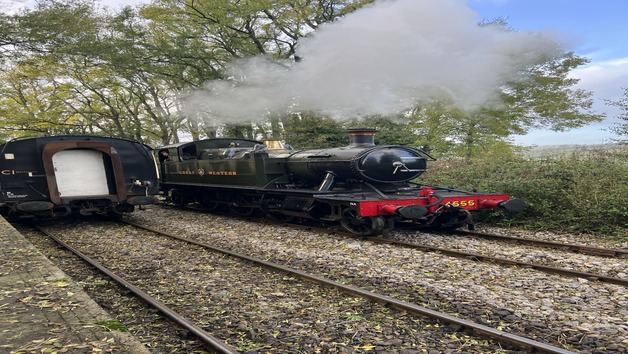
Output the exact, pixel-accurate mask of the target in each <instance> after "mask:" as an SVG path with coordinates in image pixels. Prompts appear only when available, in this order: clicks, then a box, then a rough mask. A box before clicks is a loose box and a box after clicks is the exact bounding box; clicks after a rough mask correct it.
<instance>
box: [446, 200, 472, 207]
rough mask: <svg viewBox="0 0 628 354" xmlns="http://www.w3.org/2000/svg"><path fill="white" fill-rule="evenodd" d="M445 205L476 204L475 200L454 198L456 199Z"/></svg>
mask: <svg viewBox="0 0 628 354" xmlns="http://www.w3.org/2000/svg"><path fill="white" fill-rule="evenodd" d="M445 205H451V206H455V207H466V206H474V205H475V200H454V201H451V202H447V203H445Z"/></svg>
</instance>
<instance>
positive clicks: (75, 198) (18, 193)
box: [0, 136, 159, 218]
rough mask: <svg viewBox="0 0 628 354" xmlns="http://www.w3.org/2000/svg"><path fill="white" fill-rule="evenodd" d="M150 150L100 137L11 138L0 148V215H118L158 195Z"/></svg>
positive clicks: (54, 216)
mask: <svg viewBox="0 0 628 354" xmlns="http://www.w3.org/2000/svg"><path fill="white" fill-rule="evenodd" d="M158 183H159V181H158V179H157V172H156V166H155V160H154V158H153V155H152V150H151V149H150V148H149V147H147V146H145V145H143V144H140V143H138V142H135V141H131V140H124V139H116V138H106V137H96V136H55V137H41V138H32V139H24V140H12V141H8V142H6V143H4V144H2V145H0V212H1V213H2V214H3V215H5V216H9V217H15V218H33V217H37V218H56V217H62V216H68V215H72V214H83V215H88V214H92V213H101V214H108V215H111V216H119V215H121V214H122V213H128V212H132V211H133V210H134V208H135V206H137V205H145V204H153V203H155V202H156V201H157V199H156V198H155V195H157V194H158V193H159V189H158Z"/></svg>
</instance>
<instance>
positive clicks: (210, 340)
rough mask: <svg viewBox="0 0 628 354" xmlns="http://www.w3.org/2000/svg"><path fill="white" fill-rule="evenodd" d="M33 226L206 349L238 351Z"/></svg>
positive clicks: (37, 227)
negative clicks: (152, 308)
mask: <svg viewBox="0 0 628 354" xmlns="http://www.w3.org/2000/svg"><path fill="white" fill-rule="evenodd" d="M34 227H35V228H36V229H37V230H39V231H40V232H42V233H43V234H45V235H46V236H48V237H50V238H51V239H53V240H54V241H55V242H57V243H58V244H60V245H61V246H63V247H65V248H66V249H68V250H70V251H71V252H72V253H74V254H75V255H77V256H79V257H80V258H82V259H83V260H84V261H85V262H87V263H89V264H90V265H92V266H93V267H95V268H96V269H98V270H99V271H100V272H102V273H103V274H105V275H107V276H108V277H109V278H111V279H113V280H115V281H116V282H118V283H119V284H120V285H122V286H123V287H125V288H127V289H128V290H129V291H131V292H132V293H133V294H135V295H136V296H137V297H139V298H140V299H142V300H144V301H145V302H146V303H148V304H149V305H150V306H153V307H154V308H156V309H157V310H159V311H160V312H161V313H163V314H164V315H166V316H167V317H169V318H170V319H171V320H173V321H174V322H176V323H177V324H179V325H180V326H181V327H183V328H185V329H187V330H188V331H190V332H191V333H193V334H194V335H195V336H196V337H197V338H198V339H199V340H200V341H201V342H203V343H204V344H205V345H206V346H208V347H209V348H208V349H213V350H215V351H217V352H219V353H224V354H236V353H239V352H238V351H237V350H235V349H234V348H232V347H230V346H229V345H227V344H225V343H223V342H222V341H221V340H219V339H217V338H215V337H214V336H212V335H211V334H209V333H207V332H206V331H205V330H203V329H202V328H200V327H198V326H196V325H195V324H193V323H192V322H190V321H189V320H187V319H185V318H184V317H182V316H181V315H179V314H178V313H177V312H175V311H174V310H172V309H171V308H169V307H168V306H166V305H165V304H164V303H162V302H160V301H159V300H156V299H154V298H153V297H151V296H150V295H149V294H148V293H146V292H144V291H143V290H141V289H140V288H138V287H136V286H135V285H133V284H131V283H129V282H128V281H126V280H124V278H122V277H120V276H118V275H116V274H115V273H113V272H112V271H111V270H109V269H108V268H106V267H105V266H103V265H102V264H100V263H98V262H97V261H95V260H94V259H92V258H90V257H89V256H87V255H85V254H84V253H82V252H81V251H79V250H78V249H76V248H74V247H73V246H71V245H69V244H67V243H66V242H64V241H63V240H61V239H59V238H58V237H56V236H54V235H52V234H51V233H49V232H48V231H46V230H44V229H43V228H41V227H39V226H34Z"/></svg>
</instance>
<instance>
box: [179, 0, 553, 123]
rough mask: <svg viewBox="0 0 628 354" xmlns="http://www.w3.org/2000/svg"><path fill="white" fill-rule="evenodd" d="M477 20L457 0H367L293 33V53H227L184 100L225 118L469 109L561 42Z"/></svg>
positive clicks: (348, 114) (487, 99) (461, 0)
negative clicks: (431, 103) (291, 57)
mask: <svg viewBox="0 0 628 354" xmlns="http://www.w3.org/2000/svg"><path fill="white" fill-rule="evenodd" d="M480 21H481V18H479V17H478V15H477V14H476V13H475V12H473V11H472V10H470V9H469V8H468V7H467V6H466V2H465V1H464V0H421V1H416V0H380V1H376V2H375V3H374V4H373V5H372V6H370V7H366V8H363V9H360V10H358V11H356V12H355V13H352V14H350V15H348V16H346V17H345V18H344V19H342V20H341V21H338V22H334V23H329V24H326V25H325V26H323V27H322V28H320V29H319V30H318V31H317V32H316V33H314V34H313V36H312V37H310V38H307V39H304V40H302V41H301V42H300V43H299V49H298V55H299V56H301V57H303V58H304V59H303V61H301V62H298V63H294V64H291V65H283V64H282V63H276V62H272V61H271V60H268V59H266V58H263V57H257V58H251V59H246V60H240V61H236V62H234V63H233V65H232V66H231V68H230V71H229V73H230V75H231V76H232V78H233V79H234V80H225V81H212V82H209V83H208V84H207V85H206V87H205V89H204V90H201V91H199V92H195V93H194V94H193V95H191V96H190V97H189V100H188V104H189V107H193V109H202V110H203V111H205V112H211V114H212V116H214V118H215V119H217V120H221V121H231V122H233V121H238V120H246V121H251V120H261V119H263V118H264V116H265V115H266V114H268V113H285V112H288V111H289V110H311V111H317V112H322V113H326V114H331V115H333V116H343V117H345V118H352V117H355V116H362V115H371V114H383V115H386V114H394V113H398V112H400V111H401V110H403V109H405V108H408V107H411V106H412V105H413V104H415V103H416V102H418V101H419V100H427V99H442V98H446V99H450V100H452V101H453V102H454V103H455V104H457V105H458V106H459V107H461V108H463V109H473V108H476V107H478V106H480V105H484V104H486V103H487V102H490V100H491V98H492V97H493V95H494V93H495V90H496V88H497V87H499V86H500V85H501V84H502V83H503V82H504V81H506V80H513V79H517V76H518V75H519V74H520V70H521V69H522V68H523V67H525V65H526V64H527V63H530V62H531V61H532V62H533V61H535V60H537V58H538V57H539V56H547V55H555V54H556V53H559V52H562V50H563V49H562V48H561V46H560V45H559V43H558V41H557V40H556V38H555V36H554V35H550V34H548V33H534V32H525V33H524V32H514V31H511V32H508V31H504V30H502V29H499V28H497V27H492V26H478V23H479V22H480Z"/></svg>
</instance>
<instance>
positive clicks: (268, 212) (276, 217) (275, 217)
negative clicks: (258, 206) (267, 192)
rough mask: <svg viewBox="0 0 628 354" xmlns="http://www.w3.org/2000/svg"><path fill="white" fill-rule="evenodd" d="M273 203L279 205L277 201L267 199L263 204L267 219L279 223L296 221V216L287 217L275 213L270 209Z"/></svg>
mask: <svg viewBox="0 0 628 354" xmlns="http://www.w3.org/2000/svg"><path fill="white" fill-rule="evenodd" d="M271 203H274V204H277V200H273V199H266V200H264V201H263V202H262V211H263V212H264V215H266V217H268V218H269V219H272V220H275V221H279V222H291V221H292V220H294V216H292V215H285V214H282V213H280V212H276V211H273V210H272V209H271V208H270V205H271Z"/></svg>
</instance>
